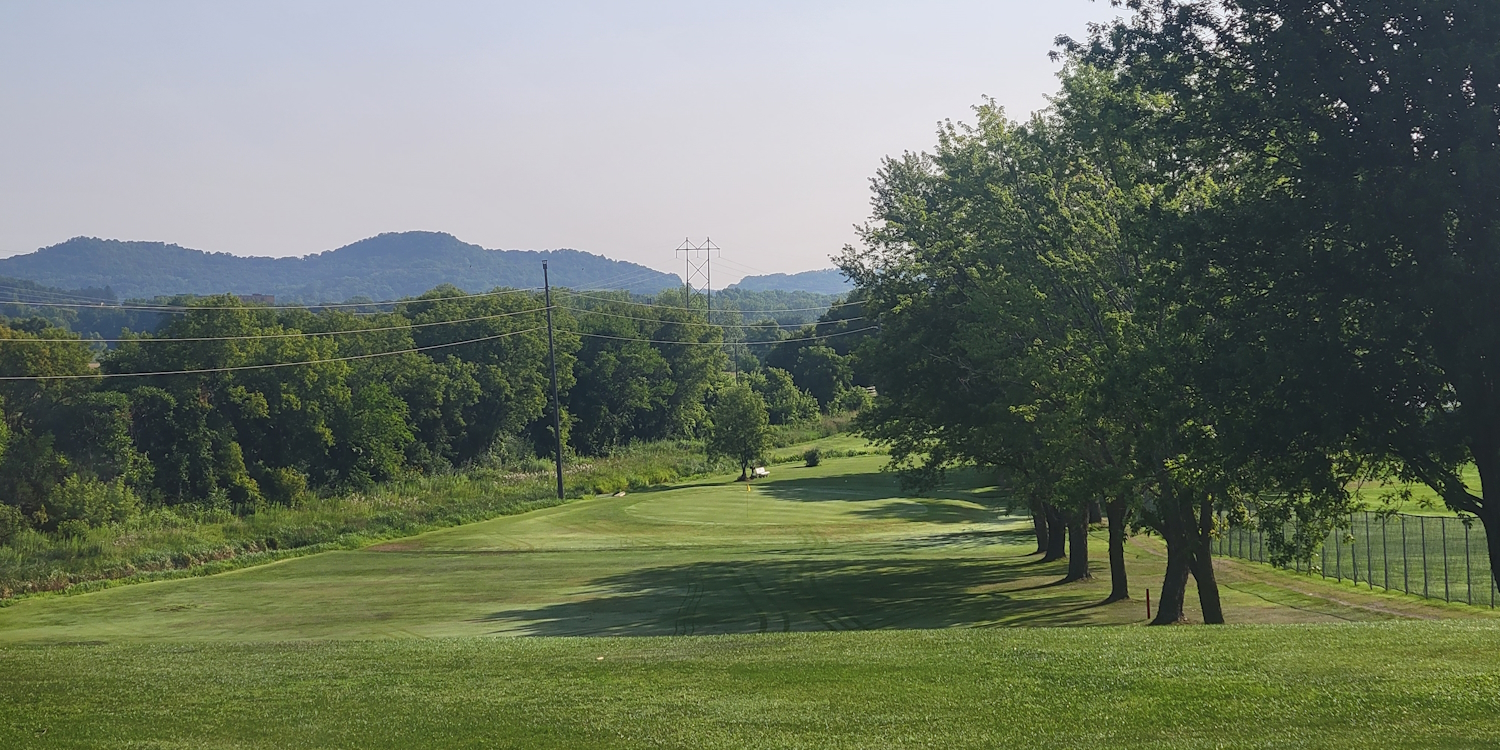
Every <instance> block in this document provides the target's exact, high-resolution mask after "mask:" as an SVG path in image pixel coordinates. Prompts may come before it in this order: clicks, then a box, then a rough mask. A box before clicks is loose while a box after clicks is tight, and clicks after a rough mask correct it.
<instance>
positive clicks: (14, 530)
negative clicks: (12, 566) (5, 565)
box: [0, 503, 30, 545]
mask: <svg viewBox="0 0 1500 750" xmlns="http://www.w3.org/2000/svg"><path fill="white" fill-rule="evenodd" d="M28 528H30V524H28V523H26V516H24V515H22V514H21V509H20V508H17V507H15V506H14V505H7V504H5V503H0V545H4V544H9V543H10V540H12V539H15V538H16V536H18V535H19V534H20V533H21V532H22V531H25V530H26V529H28Z"/></svg>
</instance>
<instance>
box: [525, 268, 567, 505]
mask: <svg viewBox="0 0 1500 750" xmlns="http://www.w3.org/2000/svg"><path fill="white" fill-rule="evenodd" d="M532 288H533V289H535V288H536V287H532ZM542 289H543V290H544V292H545V294H546V299H547V358H548V359H549V360H551V363H552V435H553V437H555V438H557V499H558V500H561V499H563V480H562V406H561V404H559V402H558V400H557V340H556V338H554V337H553V335H552V283H551V282H550V281H548V280H547V261H545V260H544V261H542Z"/></svg>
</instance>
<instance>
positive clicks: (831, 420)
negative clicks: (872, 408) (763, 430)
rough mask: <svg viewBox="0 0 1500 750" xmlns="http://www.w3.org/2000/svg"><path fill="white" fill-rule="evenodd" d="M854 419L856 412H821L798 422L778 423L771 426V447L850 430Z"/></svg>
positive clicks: (785, 445) (781, 446)
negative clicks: (815, 417) (813, 417)
mask: <svg viewBox="0 0 1500 750" xmlns="http://www.w3.org/2000/svg"><path fill="white" fill-rule="evenodd" d="M853 421H854V412H848V413H844V414H821V415H819V416H818V418H817V419H811V420H808V421H806V422H798V423H797V424H784V425H777V426H775V427H772V428H771V447H772V448H785V447H787V446H788V445H796V444H798V443H806V442H808V441H809V440H817V439H818V438H826V437H828V436H830V435H837V434H839V433H841V432H848V431H849V424H850V423H851V422H853Z"/></svg>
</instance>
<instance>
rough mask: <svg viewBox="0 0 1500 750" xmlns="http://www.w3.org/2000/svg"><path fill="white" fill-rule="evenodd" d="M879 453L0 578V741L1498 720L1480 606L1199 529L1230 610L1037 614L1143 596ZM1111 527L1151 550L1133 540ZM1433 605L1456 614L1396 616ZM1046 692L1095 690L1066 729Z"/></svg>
mask: <svg viewBox="0 0 1500 750" xmlns="http://www.w3.org/2000/svg"><path fill="white" fill-rule="evenodd" d="M883 461H884V457H882V456H856V457H851V458H835V459H827V460H825V461H824V462H823V464H822V465H820V466H818V467H816V468H806V467H800V466H780V467H773V474H772V476H771V477H770V478H769V479H768V480H762V481H760V482H757V483H755V484H754V485H752V486H751V487H750V488H749V490H748V491H747V490H746V486H745V484H743V483H739V482H734V481H731V480H732V477H729V476H724V477H715V478H709V479H705V480H700V481H693V482H686V483H683V484H681V485H678V486H674V487H670V488H666V489H661V490H656V491H647V492H638V493H630V494H627V495H626V496H624V497H609V496H604V497H594V498H589V499H585V500H580V501H575V502H572V503H569V504H566V505H562V506H557V507H553V508H548V509H544V510H540V511H535V512H532V513H528V514H525V515H521V516H512V517H506V518H500V519H495V520H492V521H487V522H483V523H477V524H472V525H469V526H462V527H456V528H453V529H448V530H445V531H440V532H434V533H430V534H425V535H422V536H417V537H411V538H408V539H403V540H398V541H395V542H390V543H386V544H383V545H378V546H375V547H370V548H367V549H364V550H360V551H354V552H331V553H323V554H319V555H313V556H309V557H305V558H299V559H294V560H287V561H284V562H280V563H276V564H271V565H266V566H261V567H257V568H249V569H244V570H240V571H237V572H233V573H228V574H223V575H217V576H211V577H205V578H197V579H188V580H176V581H163V582H158V583H148V584H140V585H132V586H124V587H120V588H115V589H110V590H106V591H102V592H96V593H90V594H81V595H75V596H54V597H41V598H34V599H29V600H23V601H20V602H17V603H16V604H14V605H12V606H9V607H6V608H4V609H0V670H3V671H4V673H5V674H6V675H7V676H8V679H7V680H6V681H5V682H4V683H3V684H4V686H3V687H0V697H3V698H4V704H3V705H4V708H0V745H4V746H7V747H12V746H14V747H27V746H38V747H43V746H50V745H49V744H46V743H63V744H70V745H74V746H100V747H102V746H114V745H119V744H124V743H127V742H131V741H150V742H156V743H157V744H156V745H154V746H174V745H182V744H184V743H185V744H189V745H203V744H213V745H216V746H223V747H270V746H277V747H286V746H304V747H323V746H356V745H357V746H362V747H383V746H389V747H397V746H420V745H435V744H440V745H444V746H453V747H464V746H474V747H478V746H497V745H498V746H507V745H510V746H555V747H568V746H580V745H618V746H675V747H737V746H744V745H746V744H758V745H762V746H769V747H794V746H806V745H807V744H809V743H812V744H817V745H819V746H832V747H867V746H871V745H872V743H874V744H880V745H886V746H894V747H903V746H910V747H917V746H931V745H932V743H934V742H939V744H944V745H947V746H956V747H964V746H967V747H982V746H995V745H997V744H1000V745H1004V744H1009V743H1020V742H1046V743H1048V744H1049V746H1077V747H1086V746H1091V745H1092V744H1095V743H1101V742H1102V743H1106V744H1121V743H1125V742H1134V741H1142V742H1145V741H1150V742H1152V743H1153V744H1157V745H1161V746H1165V747H1194V746H1202V745H1204V744H1205V743H1207V744H1223V742H1224V740H1225V738H1223V737H1216V736H1215V735H1214V732H1215V731H1216V728H1217V727H1219V726H1222V724H1221V723H1220V722H1222V721H1223V720H1225V719H1226V717H1235V716H1239V717H1242V718H1244V721H1243V722H1242V723H1240V724H1239V725H1240V726H1245V727H1249V726H1252V725H1258V726H1263V727H1265V729H1264V730H1261V731H1262V732H1263V733H1262V734H1257V733H1256V731H1249V732H1240V733H1237V734H1238V735H1240V736H1239V737H1237V738H1234V739H1232V740H1230V741H1229V744H1228V746H1246V747H1248V746H1257V745H1259V746H1265V744H1266V743H1267V742H1271V741H1272V740H1275V739H1279V740H1288V738H1290V739H1291V741H1289V742H1282V743H1278V744H1282V745H1283V746H1307V747H1317V746H1332V745H1333V744H1336V743H1337V742H1347V741H1348V739H1349V737H1351V736H1363V737H1368V738H1372V739H1384V740H1387V741H1391V742H1394V741H1395V740H1396V738H1398V737H1399V738H1403V740H1404V741H1403V742H1402V744H1410V743H1409V742H1407V741H1410V740H1422V738H1427V739H1426V740H1425V741H1418V742H1416V744H1417V745H1419V746H1420V745H1424V744H1425V745H1431V746H1464V744H1463V742H1460V741H1459V740H1460V738H1463V739H1464V740H1465V741H1472V740H1475V739H1479V738H1486V737H1487V738H1489V739H1490V740H1493V739H1495V736H1494V735H1495V733H1496V732H1497V731H1500V730H1497V729H1496V728H1495V725H1494V722H1493V716H1494V715H1495V709H1496V705H1495V702H1496V698H1495V697H1494V696H1495V695H1496V693H1495V691H1494V690H1493V686H1494V684H1495V681H1496V679H1497V675H1500V669H1497V667H1500V654H1497V653H1496V652H1495V649H1494V648H1493V647H1492V648H1488V649H1486V648H1479V649H1474V648H1466V649H1460V648H1459V647H1458V646H1457V645H1456V644H1458V643H1461V642H1465V641H1466V640H1472V639H1474V638H1475V637H1476V636H1478V637H1480V638H1481V639H1482V640H1483V641H1484V642H1488V643H1491V644H1500V638H1494V637H1491V635H1492V634H1495V635H1500V633H1496V632H1495V620H1493V619H1491V618H1489V617H1487V615H1488V611H1487V610H1482V609H1479V608H1465V607H1456V606H1443V605H1440V604H1432V603H1428V602H1412V601H1408V600H1406V599H1404V598H1401V597H1394V596H1383V595H1371V594H1368V593H1361V592H1359V591H1358V590H1356V589H1353V588H1352V587H1349V586H1342V587H1340V586H1333V585H1327V584H1323V583H1322V582H1321V581H1317V580H1312V579H1307V578H1299V577H1296V576H1293V575H1290V574H1285V573H1279V572H1273V571H1270V570H1269V569H1265V568H1263V567H1261V566H1251V565H1245V564H1241V563H1236V562H1232V561H1221V564H1222V565H1223V581H1222V584H1223V586H1224V589H1225V595H1226V599H1227V600H1228V601H1229V602H1230V603H1232V604H1233V608H1232V609H1231V610H1230V611H1231V612H1233V613H1234V614H1235V617H1236V621H1238V622H1242V623H1255V624H1248V625H1243V626H1234V627H1230V628H1224V629H1215V630H1212V631H1199V632H1189V631H1182V630H1169V631H1161V630H1154V629H1146V628H1136V627H1126V628H1123V629H1107V630H1100V629H1095V628H1084V629H1076V628H1071V627H1054V626H1075V625H1088V624H1127V625H1128V624H1130V623H1141V622H1144V621H1145V612H1144V607H1143V602H1141V601H1139V600H1136V601H1127V602H1119V603H1115V604H1110V605H1099V602H1100V601H1101V600H1102V599H1103V597H1104V595H1105V594H1106V593H1107V592H1108V582H1107V580H1105V576H1103V575H1102V572H1103V571H1102V570H1101V571H1100V573H1101V576H1100V577H1099V580H1096V581H1094V582H1083V583H1077V584H1069V585H1066V586H1058V585H1054V584H1055V582H1056V581H1057V580H1058V578H1059V577H1060V575H1061V573H1062V567H1061V566H1062V565H1064V564H1065V561H1058V562H1054V563H1046V564H1040V563H1038V562H1037V561H1036V560H1037V558H1035V557H1032V556H1030V555H1029V553H1030V552H1031V551H1032V550H1033V548H1034V546H1035V542H1034V540H1033V539H1032V538H1031V536H1030V529H1029V525H1028V523H1027V522H1026V520H1025V519H1024V518H1023V517H1020V516H1011V515H1008V514H1007V512H1006V510H1005V506H1004V503H1003V501H1002V498H1001V497H999V496H998V494H997V493H996V492H995V491H994V490H993V488H987V487H984V486H981V482H982V480H980V479H979V478H977V477H973V476H969V477H967V479H966V481H965V480H963V479H962V478H961V480H960V481H958V482H955V483H954V484H953V486H950V487H948V488H946V489H944V490H942V491H938V492H934V493H927V496H915V497H914V496H908V495H905V494H903V493H902V492H901V491H900V490H899V488H898V486H897V484H896V483H895V482H894V480H893V478H892V477H891V476H890V475H888V474H885V473H882V472H880V471H879V469H880V467H881V465H882V463H883ZM1094 541H1095V543H1096V544H1098V545H1099V546H1100V547H1101V549H1102V546H1103V538H1102V536H1097V535H1096V538H1095V540H1094ZM1130 549H1131V558H1130V567H1131V570H1132V572H1133V573H1136V574H1137V576H1138V579H1139V580H1141V581H1143V582H1146V581H1150V580H1151V576H1152V575H1153V574H1155V573H1159V571H1160V566H1161V564H1162V562H1161V557H1160V555H1161V550H1160V546H1159V543H1157V542H1156V541H1155V540H1152V539H1149V538H1142V537H1136V538H1134V539H1133V540H1132V544H1131V547H1130ZM1096 559H1098V558H1097V556H1096ZM1096 564H1099V565H1102V563H1096ZM1435 618H1436V619H1442V618H1450V619H1451V618H1463V619H1464V621H1450V622H1416V621H1415V620H1431V619H1435ZM1273 623H1299V625H1296V626H1293V627H1281V626H1277V625H1273ZM1315 623H1321V624H1322V625H1321V626H1313V624H1315ZM1000 625H1033V626H1046V627H1031V628H1022V629H1020V630H1017V629H1015V628H995V627H993V626H1000ZM1476 629H1478V632H1476ZM513 636H546V637H541V638H536V637H528V638H519V639H517V638H515V637H513ZM639 636H652V637H645V638H642V637H639ZM1184 649H1186V650H1187V653H1188V658H1187V660H1186V661H1185V662H1183V661H1178V662H1175V663H1173V664H1172V666H1171V667H1170V669H1168V665H1167V662H1165V661H1158V660H1157V658H1156V657H1154V656H1153V655H1154V654H1165V653H1174V654H1179V655H1180V654H1181V653H1183V650H1184ZM1393 649H1395V650H1399V653H1400V655H1401V658H1400V659H1393V658H1390V655H1391V654H1393V653H1397V652H1398V651H1393ZM1163 670H1167V671H1173V672H1174V675H1175V673H1176V671H1177V670H1185V671H1186V673H1190V674H1191V675H1192V677H1191V678H1190V679H1186V680H1182V679H1176V677H1180V676H1181V675H1175V677H1174V678H1173V679H1171V680H1167V679H1166V677H1165V673H1164V672H1163ZM1168 683H1170V687H1164V686H1166V685H1167V684H1168ZM1106 695H1108V696H1110V701H1109V702H1115V703H1122V704H1123V705H1128V706H1130V707H1131V708H1130V713H1129V714H1126V715H1122V714H1119V713H1118V712H1114V711H1106V710H1105V705H1104V704H1105V703H1106V701H1104V700H1103V696H1106ZM1305 696H1313V698H1305ZM1319 696H1321V697H1319ZM1181 701H1191V702H1192V704H1193V705H1195V706H1197V708H1195V709H1193V710H1191V711H1184V710H1182V709H1181V708H1180V706H1179V705H1178V702H1181ZM1414 701H1415V702H1417V703H1418V704H1420V705H1421V706H1423V707H1424V708H1422V709H1421V711H1419V712H1414V711H1412V710H1410V706H1411V705H1412V704H1413V702H1414ZM1059 705H1065V706H1071V707H1072V710H1075V711H1077V712H1081V713H1079V714H1078V715H1080V716H1096V717H1097V721H1094V722H1080V723H1075V724H1073V725H1071V728H1070V729H1069V730H1068V731H1066V732H1064V731H1063V730H1062V728H1060V727H1057V726H1055V725H1053V724H1051V723H1050V722H1049V721H1048V717H1049V716H1050V715H1051V714H1052V713H1054V712H1055V711H1056V710H1058V708H1057V707H1058V706H1059ZM1429 711H1437V712H1441V713H1442V715H1443V716H1445V717H1446V719H1445V721H1446V723H1438V722H1432V721H1429V719H1430V716H1427V712H1429ZM1252 714H1254V715H1256V716H1257V717H1258V718H1257V719H1256V720H1255V721H1250V719H1249V717H1250V716H1251V715H1252ZM335 716H336V717H337V719H336V720H331V719H329V717H335ZM1127 716H1128V717H1131V718H1129V720H1127ZM1376 716H1382V717H1383V718H1382V719H1381V720H1379V721H1375V720H1374V717H1376ZM100 717H107V720H101V719H100ZM320 717H322V718H320ZM1257 722H1261V723H1257ZM1081 726H1088V727H1091V728H1090V729H1088V730H1087V731H1086V732H1083V733H1079V731H1078V730H1077V728H1078V727H1081ZM1273 728H1274V729H1273ZM1351 732H1353V734H1352V735H1351ZM39 733H40V734H39ZM1486 733H1489V734H1486ZM174 738H175V739H174ZM1211 739H1212V742H1210V740H1211ZM1454 742H1457V743H1458V744H1457V745H1454V744H1453V743H1454ZM1480 744H1484V743H1479V744H1475V745H1472V746H1479V745H1480ZM147 746H153V745H149V744H148V745H147Z"/></svg>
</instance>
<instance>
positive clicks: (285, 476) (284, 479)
mask: <svg viewBox="0 0 1500 750" xmlns="http://www.w3.org/2000/svg"><path fill="white" fill-rule="evenodd" d="M260 491H261V493H262V494H264V495H265V497H266V499H267V500H269V501H271V502H273V503H277V504H279V505H296V504H297V503H298V502H300V501H301V500H302V498H303V497H305V496H306V495H307V475H306V474H303V473H302V472H300V471H297V470H296V469H293V468H291V467H282V468H279V469H271V470H270V471H267V472H266V473H265V474H264V475H263V476H261V478H260Z"/></svg>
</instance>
